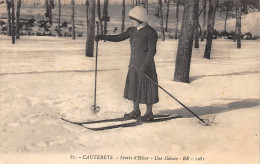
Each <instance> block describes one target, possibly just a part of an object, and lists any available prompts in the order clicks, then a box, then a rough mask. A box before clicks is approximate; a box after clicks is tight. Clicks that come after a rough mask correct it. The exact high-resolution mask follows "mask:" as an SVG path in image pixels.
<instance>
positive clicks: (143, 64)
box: [95, 6, 159, 121]
mask: <svg viewBox="0 0 260 167" xmlns="http://www.w3.org/2000/svg"><path fill="white" fill-rule="evenodd" d="M129 17H130V19H131V20H132V22H133V27H130V28H128V29H127V30H126V32H124V33H121V34H118V35H106V36H104V35H97V36H96V37H95V40H96V41H99V40H107V41H112V42H120V41H123V40H126V39H129V38H130V45H131V57H130V63H129V66H128V67H129V69H128V74H127V77H126V83H125V90H124V98H126V99H128V100H132V101H133V103H134V109H133V111H132V112H130V113H128V114H125V115H124V118H126V119H132V118H139V117H140V116H141V111H140V108H139V104H140V103H141V104H146V106H147V110H146V113H145V114H144V116H141V120H142V121H149V120H151V119H153V112H152V107H153V104H155V103H157V102H158V101H159V97H158V87H157V86H156V85H154V84H153V83H152V82H151V81H150V80H148V79H147V78H146V77H145V75H144V73H145V74H146V75H148V76H149V77H150V78H151V79H152V80H154V81H155V82H156V83H158V79H157V73H156V67H155V62H154V56H155V53H156V44H157V40H158V35H157V32H156V31H155V30H154V29H153V28H152V27H151V26H149V25H148V24H147V22H148V14H147V12H146V9H145V8H143V7H140V6H136V7H134V8H133V9H132V10H130V12H129Z"/></svg>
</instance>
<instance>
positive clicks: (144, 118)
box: [141, 104, 154, 121]
mask: <svg viewBox="0 0 260 167" xmlns="http://www.w3.org/2000/svg"><path fill="white" fill-rule="evenodd" d="M146 106H147V109H146V113H145V114H144V116H142V117H141V120H142V121H151V120H152V119H153V118H154V116H153V111H152V110H153V105H152V104H147V105H146Z"/></svg>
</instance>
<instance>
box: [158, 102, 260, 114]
mask: <svg viewBox="0 0 260 167" xmlns="http://www.w3.org/2000/svg"><path fill="white" fill-rule="evenodd" d="M176 105H177V104H176ZM256 106H260V99H246V100H240V101H235V102H231V103H227V104H216V105H211V106H206V107H188V106H187V107H188V108H189V109H190V110H191V111H193V112H194V113H195V114H197V115H198V116H203V115H207V114H217V113H222V112H228V111H232V110H238V109H244V108H251V107H256ZM158 114H169V115H179V116H182V117H183V118H192V117H195V116H194V115H193V114H191V113H190V112H189V111H188V110H186V109H185V108H180V109H176V110H164V111H160V112H159V113H158Z"/></svg>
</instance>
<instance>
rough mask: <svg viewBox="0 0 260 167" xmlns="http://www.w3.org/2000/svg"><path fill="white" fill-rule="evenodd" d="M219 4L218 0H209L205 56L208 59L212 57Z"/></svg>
mask: <svg viewBox="0 0 260 167" xmlns="http://www.w3.org/2000/svg"><path fill="white" fill-rule="evenodd" d="M217 4H218V1H217V0H209V11H208V23H207V25H208V27H207V31H208V35H207V43H206V47H205V52H204V58H206V59H210V53H211V47H212V39H213V33H214V24H215V14H216V9H217Z"/></svg>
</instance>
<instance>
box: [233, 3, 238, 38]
mask: <svg viewBox="0 0 260 167" xmlns="http://www.w3.org/2000/svg"><path fill="white" fill-rule="evenodd" d="M235 7H236V24H235V34H234V37H233V38H234V39H233V41H234V42H236V41H237V27H238V19H237V16H238V6H237V4H236V5H235Z"/></svg>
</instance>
